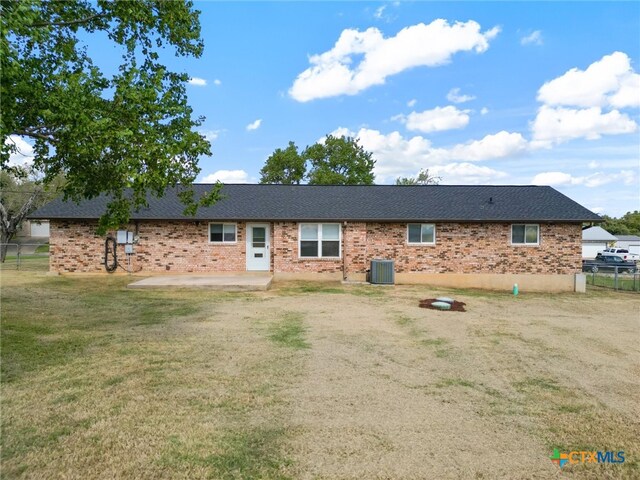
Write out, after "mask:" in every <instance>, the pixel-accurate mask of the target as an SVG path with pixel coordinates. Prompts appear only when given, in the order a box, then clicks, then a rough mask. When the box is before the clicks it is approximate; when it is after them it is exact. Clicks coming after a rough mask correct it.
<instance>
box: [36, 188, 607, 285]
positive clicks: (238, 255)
mask: <svg viewBox="0 0 640 480" xmlns="http://www.w3.org/2000/svg"><path fill="white" fill-rule="evenodd" d="M194 188H195V190H196V193H198V192H200V193H204V192H205V191H207V190H208V189H209V188H211V186H210V185H205V184H197V185H195V186H194ZM222 192H223V195H224V198H223V199H222V200H220V201H219V202H218V203H216V204H215V205H213V206H212V207H208V208H200V209H199V210H198V212H197V214H196V216H195V217H188V216H185V215H183V213H182V212H183V206H182V204H181V203H180V201H179V200H178V197H177V195H176V193H177V191H176V189H170V190H169V191H167V193H166V195H165V196H163V197H162V198H156V197H150V198H149V205H148V207H146V208H142V209H140V210H138V211H136V212H134V213H133V214H132V215H131V223H130V225H128V226H125V227H123V228H126V229H127V230H129V231H131V232H132V233H133V235H132V236H131V237H133V238H134V239H135V241H134V245H133V247H132V248H133V253H132V254H131V255H130V262H131V268H132V270H133V271H139V272H142V273H149V274H154V273H172V274H173V273H189V272H211V273H214V272H245V271H265V272H271V273H272V274H273V275H274V278H275V279H346V280H354V281H361V280H364V279H365V276H366V272H367V270H368V269H369V268H370V262H371V260H372V259H390V260H393V261H394V263H395V265H394V269H395V280H396V283H430V284H435V285H443V286H460V287H480V288H498V289H506V288H511V286H512V285H513V283H518V284H519V286H520V288H521V289H524V290H529V291H536V290H537V291H573V290H574V289H575V285H576V274H579V273H580V272H581V258H582V255H581V246H582V224H583V223H584V222H599V221H601V218H600V217H599V216H598V215H596V214H594V213H592V212H591V211H589V210H587V209H586V208H584V207H582V206H581V205H579V204H578V203H576V202H574V201H573V200H571V199H569V198H568V197H566V196H564V195H563V194H561V193H560V192H558V191H556V190H554V189H553V188H551V187H541V186H449V185H430V186H395V185H371V186H344V185H340V186H337V185H248V184H240V185H230V184H229V185H225V186H224V188H223V191H222ZM106 203H107V198H106V197H99V198H95V199H92V200H88V201H84V202H81V203H80V204H76V203H73V202H63V201H62V200H55V201H53V202H51V203H49V204H47V205H45V206H44V207H42V208H40V209H39V210H37V211H36V212H35V213H33V214H32V215H31V216H30V218H31V219H34V220H49V221H50V244H51V248H50V270H51V271H54V272H59V273H71V272H80V273H88V272H96V273H97V272H105V267H104V261H105V237H101V236H98V235H96V233H95V232H96V228H97V220H98V218H99V216H100V215H101V214H102V213H103V212H104V211H105V206H106ZM114 233H115V232H114ZM129 248H131V247H129ZM118 255H119V257H120V258H121V259H123V258H124V257H125V253H124V246H122V245H121V246H119V247H118Z"/></svg>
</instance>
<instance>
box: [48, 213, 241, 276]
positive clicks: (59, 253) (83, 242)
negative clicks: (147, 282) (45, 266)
mask: <svg viewBox="0 0 640 480" xmlns="http://www.w3.org/2000/svg"><path fill="white" fill-rule="evenodd" d="M96 228H97V223H96V222H67V221H52V222H51V232H50V243H51V249H50V252H51V253H50V259H49V264H50V269H51V270H52V271H56V272H62V273H66V272H104V271H105V270H104V263H103V262H104V242H105V238H106V237H105V236H102V237H100V236H97V235H96V234H95V231H96ZM127 229H128V230H129V231H133V232H135V231H136V227H135V225H129V226H128V227H127ZM208 232H209V222H197V223H196V222H140V223H139V224H138V235H139V239H140V240H139V242H138V243H137V244H136V245H134V250H135V254H134V255H133V256H132V270H133V271H134V272H137V271H145V272H164V273H173V272H175V273H184V272H233V271H243V270H245V265H246V264H245V250H246V245H245V236H244V232H245V224H244V223H238V224H237V235H236V243H229V244H212V243H209V237H208V235H209V233H208ZM111 233H113V234H114V236H115V232H111ZM117 252H118V260H119V262H120V263H121V264H122V265H123V266H124V265H125V264H126V255H125V253H124V246H122V245H118V247H117Z"/></svg>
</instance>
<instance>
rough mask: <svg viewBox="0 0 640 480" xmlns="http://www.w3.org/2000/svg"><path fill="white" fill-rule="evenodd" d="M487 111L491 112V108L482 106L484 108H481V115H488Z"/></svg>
mask: <svg viewBox="0 0 640 480" xmlns="http://www.w3.org/2000/svg"><path fill="white" fill-rule="evenodd" d="M487 113H489V109H488V108H487V107H482V110H480V115H486V114H487Z"/></svg>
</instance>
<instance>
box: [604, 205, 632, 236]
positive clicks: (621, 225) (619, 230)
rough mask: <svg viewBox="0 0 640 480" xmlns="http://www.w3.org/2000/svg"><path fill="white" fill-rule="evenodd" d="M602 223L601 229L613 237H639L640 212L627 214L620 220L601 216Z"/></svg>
mask: <svg viewBox="0 0 640 480" xmlns="http://www.w3.org/2000/svg"><path fill="white" fill-rule="evenodd" d="M602 218H604V223H602V225H601V227H602V228H604V229H605V230H606V231H607V232H609V233H611V234H613V235H638V236H640V211H638V210H635V211H633V212H627V213H625V214H624V215H623V216H621V217H620V218H615V217H610V216H609V215H602Z"/></svg>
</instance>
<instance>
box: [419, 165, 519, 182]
mask: <svg viewBox="0 0 640 480" xmlns="http://www.w3.org/2000/svg"><path fill="white" fill-rule="evenodd" d="M429 173H433V174H434V175H436V176H439V177H441V178H442V183H444V184H449V185H455V184H467V185H480V184H487V183H495V181H496V180H497V179H499V178H505V177H507V176H508V175H507V173H506V172H501V171H499V170H494V169H493V168H489V167H484V166H479V165H474V164H472V163H466V162H463V163H449V164H447V165H436V166H435V167H432V168H431V169H429Z"/></svg>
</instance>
